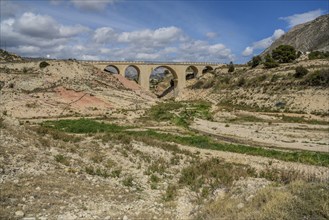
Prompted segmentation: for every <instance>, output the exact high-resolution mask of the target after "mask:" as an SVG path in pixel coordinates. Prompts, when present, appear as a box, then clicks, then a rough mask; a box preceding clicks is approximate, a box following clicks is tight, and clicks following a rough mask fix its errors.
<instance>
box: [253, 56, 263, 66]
mask: <svg viewBox="0 0 329 220" xmlns="http://www.w3.org/2000/svg"><path fill="white" fill-rule="evenodd" d="M261 62H262V57H261V56H254V57H253V58H252V60H251V68H255V67H256V66H258V65H259V64H260V63H261Z"/></svg>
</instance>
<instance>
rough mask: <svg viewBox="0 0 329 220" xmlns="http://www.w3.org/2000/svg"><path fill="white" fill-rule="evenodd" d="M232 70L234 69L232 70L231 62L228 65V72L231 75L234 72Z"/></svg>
mask: <svg viewBox="0 0 329 220" xmlns="http://www.w3.org/2000/svg"><path fill="white" fill-rule="evenodd" d="M234 69H235V68H234V65H233V62H232V61H231V62H230V64H229V65H228V72H229V73H232V72H234Z"/></svg>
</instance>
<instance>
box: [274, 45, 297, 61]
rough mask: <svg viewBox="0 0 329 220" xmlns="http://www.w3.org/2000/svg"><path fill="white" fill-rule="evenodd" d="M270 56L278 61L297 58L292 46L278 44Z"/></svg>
mask: <svg viewBox="0 0 329 220" xmlns="http://www.w3.org/2000/svg"><path fill="white" fill-rule="evenodd" d="M272 57H273V59H274V60H276V61H277V62H279V63H290V62H292V61H294V60H295V59H296V58H297V55H296V50H295V48H294V47H293V46H290V45H280V46H278V47H277V48H275V49H274V50H273V51H272Z"/></svg>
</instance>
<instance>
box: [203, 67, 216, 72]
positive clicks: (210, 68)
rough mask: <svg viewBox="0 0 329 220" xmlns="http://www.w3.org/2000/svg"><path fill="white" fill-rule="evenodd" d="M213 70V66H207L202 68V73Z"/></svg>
mask: <svg viewBox="0 0 329 220" xmlns="http://www.w3.org/2000/svg"><path fill="white" fill-rule="evenodd" d="M212 70H214V68H213V67H212V66H205V67H204V68H203V70H202V73H207V72H209V71H212Z"/></svg>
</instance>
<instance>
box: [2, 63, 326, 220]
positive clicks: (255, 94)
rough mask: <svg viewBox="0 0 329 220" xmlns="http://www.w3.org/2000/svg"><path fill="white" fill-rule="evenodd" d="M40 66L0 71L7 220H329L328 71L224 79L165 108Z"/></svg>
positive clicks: (202, 78)
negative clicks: (300, 74) (299, 75)
mask: <svg viewBox="0 0 329 220" xmlns="http://www.w3.org/2000/svg"><path fill="white" fill-rule="evenodd" d="M40 63H41V61H37V60H36V61H24V60H16V61H12V60H6V61H3V62H1V63H0V190H1V195H0V203H1V206H0V219H25V220H28V219H29V220H32V219H38V220H46V219H49V220H50V219H58V220H68V219H107V220H109V219H124V220H127V219H328V218H329V205H328V201H329V185H328V181H329V135H328V134H329V84H328V83H329V82H328V74H329V72H328V69H329V60H328V59H318V60H300V61H298V62H297V61H296V62H295V63H291V64H282V65H280V66H279V67H276V68H272V69H264V68H263V67H262V66H261V65H260V66H258V67H256V68H250V67H249V66H247V65H237V66H236V68H235V71H234V72H233V73H228V69H227V67H218V68H217V69H215V70H214V71H211V72H207V73H204V74H199V75H198V76H197V77H196V78H194V79H191V80H188V85H187V88H186V89H185V90H184V91H182V93H181V95H180V96H179V97H173V95H172V94H168V95H167V96H165V97H163V98H161V99H158V98H156V95H154V94H152V93H151V92H149V91H143V90H142V89H141V88H140V87H139V85H138V84H136V83H135V82H134V81H130V80H128V79H126V78H124V77H122V76H120V75H113V74H109V73H107V72H104V71H101V70H98V69H96V68H95V67H93V66H91V65H89V64H86V63H83V62H79V61H74V60H50V61H47V63H48V64H49V65H48V66H45V67H40ZM297 66H303V67H305V68H307V69H308V71H309V72H308V73H307V75H305V76H303V77H301V78H296V77H295V76H294V74H295V68H296V67H297ZM321 77H322V78H321ZM325 77H327V78H325ZM163 83H164V82H163ZM167 86H169V84H168V85H167Z"/></svg>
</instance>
